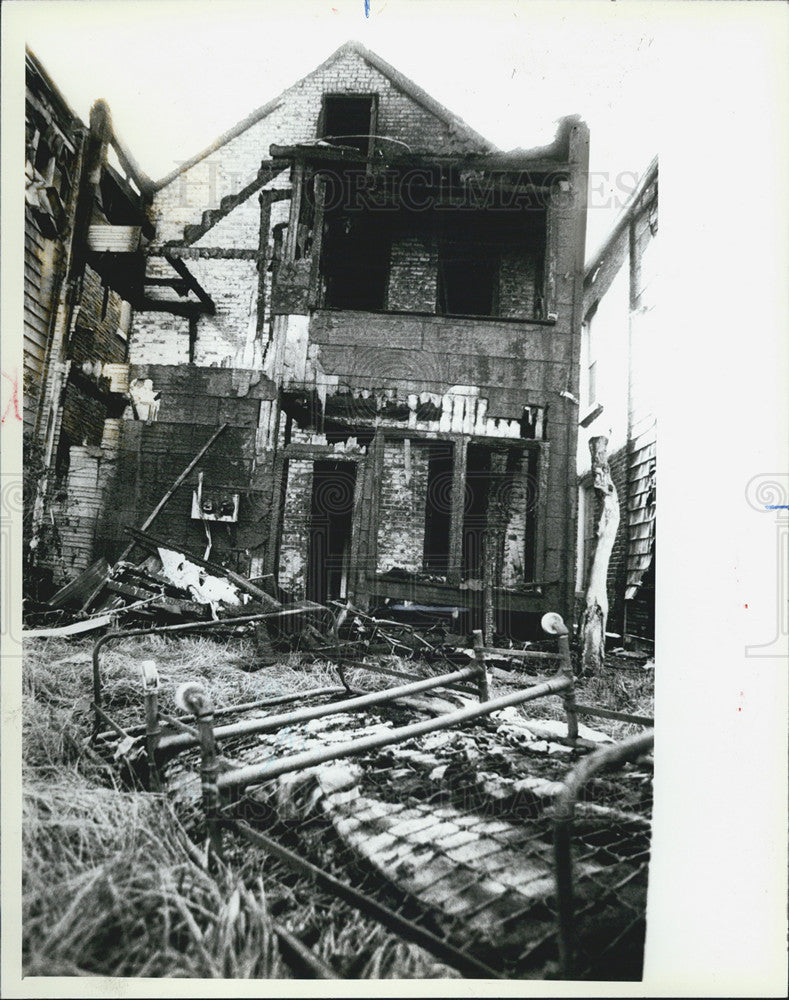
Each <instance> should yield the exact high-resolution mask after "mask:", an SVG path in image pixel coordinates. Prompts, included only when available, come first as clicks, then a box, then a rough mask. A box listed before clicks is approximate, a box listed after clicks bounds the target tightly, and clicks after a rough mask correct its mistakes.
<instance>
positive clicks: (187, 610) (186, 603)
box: [105, 580, 207, 618]
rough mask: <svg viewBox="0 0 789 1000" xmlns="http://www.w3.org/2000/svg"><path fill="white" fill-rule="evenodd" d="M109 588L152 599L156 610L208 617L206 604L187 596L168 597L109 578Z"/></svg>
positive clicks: (142, 599) (133, 596)
mask: <svg viewBox="0 0 789 1000" xmlns="http://www.w3.org/2000/svg"><path fill="white" fill-rule="evenodd" d="M105 586H106V588H107V590H111V591H112V592H113V593H114V594H120V595H121V596H122V597H130V598H132V599H133V600H135V601H150V602H151V603H150V604H149V605H148V606H149V607H150V608H152V609H153V610H156V611H167V612H169V613H170V614H174V615H184V616H185V617H187V616H188V617H197V618H206V617H207V612H206V605H205V604H198V603H197V602H196V601H190V600H188V599H186V598H180V597H167V596H166V595H165V594H157V593H154V592H151V591H150V590H145V589H143V588H142V587H134V586H132V585H131V584H129V583H120V582H119V581H118V580H107V582H106V583H105Z"/></svg>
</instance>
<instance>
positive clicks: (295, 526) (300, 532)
mask: <svg viewBox="0 0 789 1000" xmlns="http://www.w3.org/2000/svg"><path fill="white" fill-rule="evenodd" d="M312 469H313V461H312V459H309V458H291V459H289V460H288V470H287V489H286V490H285V501H284V505H283V511H282V535H281V538H280V548H279V585H280V587H282V589H283V590H285V591H286V592H287V593H288V594H290V595H291V596H292V597H293V599H294V600H303V599H304V598H305V597H306V595H307V556H308V549H309V534H310V512H311V510H312Z"/></svg>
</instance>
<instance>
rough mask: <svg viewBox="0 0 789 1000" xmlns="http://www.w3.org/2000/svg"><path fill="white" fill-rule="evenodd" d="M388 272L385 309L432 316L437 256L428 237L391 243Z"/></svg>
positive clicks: (434, 302)
mask: <svg viewBox="0 0 789 1000" xmlns="http://www.w3.org/2000/svg"><path fill="white" fill-rule="evenodd" d="M389 268H390V270H389V291H388V295H387V303H386V305H387V309H403V310H413V311H414V312H435V308H436V285H437V282H438V253H437V251H436V249H435V247H434V245H433V241H432V239H431V237H430V235H429V234H418V235H413V236H401V237H399V238H398V239H395V240H394V242H393V243H392V252H391V255H390V258H389Z"/></svg>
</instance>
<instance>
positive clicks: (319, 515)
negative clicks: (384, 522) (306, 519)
mask: <svg viewBox="0 0 789 1000" xmlns="http://www.w3.org/2000/svg"><path fill="white" fill-rule="evenodd" d="M355 490H356V463H354V462H333V461H320V462H315V464H314V466H313V475H312V502H311V509H310V529H309V546H308V562H307V599H308V600H310V601H317V602H318V603H319V604H325V603H326V602H327V601H330V600H341V599H343V598H345V597H346V596H347V592H348V578H349V573H350V557H351V535H352V531H353V505H354V494H355Z"/></svg>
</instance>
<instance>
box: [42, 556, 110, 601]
mask: <svg viewBox="0 0 789 1000" xmlns="http://www.w3.org/2000/svg"><path fill="white" fill-rule="evenodd" d="M109 568H110V564H109V563H108V562H107V560H106V559H105V558H104V556H102V557H101V559H97V560H96V562H95V563H93V564H92V565H91V566H88V568H87V569H85V570H83V571H82V572H81V573H80V574H79V576H78V577H75V579H73V580H71V581H70V582H69V583H67V584H66V585H65V586H64V587H61V588H60V590H59V591H58V592H57V593H56V594H54V595H53V596H52V597H51V598H50V599H49V601H47V603H48V604H49V605H50V607H53V608H64V607H66V606H67V605H69V604H70V603H72V602H74V603H77V602H79V601H81V600H82V599H83V598H84V597H85V595H86V594H92V593H93V591H94V590H95V588H96V586H97V584H99V583H101V582H103V581H104V579H105V578H106V576H107V572H108V571H109Z"/></svg>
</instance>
